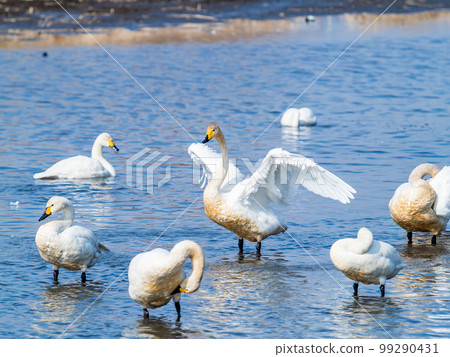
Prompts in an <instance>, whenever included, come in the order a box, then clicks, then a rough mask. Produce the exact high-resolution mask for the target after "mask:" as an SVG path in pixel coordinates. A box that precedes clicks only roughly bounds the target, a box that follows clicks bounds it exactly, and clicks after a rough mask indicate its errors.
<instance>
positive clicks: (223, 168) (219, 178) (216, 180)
mask: <svg viewBox="0 0 450 357" xmlns="http://www.w3.org/2000/svg"><path fill="white" fill-rule="evenodd" d="M215 138H216V140H217V142H218V143H219V145H220V153H221V154H222V165H220V166H219V167H218V170H217V171H216V173H215V174H214V176H213V177H212V180H211V184H213V185H214V186H216V187H217V188H219V187H220V186H221V185H222V183H223V181H224V180H225V177H226V176H227V172H228V165H229V158H228V148H227V143H226V141H225V137H224V136H223V134H222V132H219V133H218V134H217V135H216V136H215Z"/></svg>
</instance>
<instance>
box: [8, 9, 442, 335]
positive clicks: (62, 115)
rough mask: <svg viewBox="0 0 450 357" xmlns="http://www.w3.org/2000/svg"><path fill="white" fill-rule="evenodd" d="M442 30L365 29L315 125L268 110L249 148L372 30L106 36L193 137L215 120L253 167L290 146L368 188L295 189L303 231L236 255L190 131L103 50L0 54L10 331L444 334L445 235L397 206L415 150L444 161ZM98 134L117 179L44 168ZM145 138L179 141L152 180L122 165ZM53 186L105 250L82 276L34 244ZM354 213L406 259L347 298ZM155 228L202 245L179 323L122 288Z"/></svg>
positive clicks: (331, 20)
mask: <svg viewBox="0 0 450 357" xmlns="http://www.w3.org/2000/svg"><path fill="white" fill-rule="evenodd" d="M447 30H448V27H447V25H446V24H445V23H437V22H425V23H419V24H414V26H404V27H386V28H383V27H381V28H378V29H377V31H370V32H369V33H368V34H366V35H365V36H364V37H363V38H361V40H360V41H359V42H357V44H356V45H354V46H353V47H352V48H351V49H350V50H349V51H348V52H347V53H346V54H345V55H343V56H342V57H341V59H340V60H339V61H337V63H336V64H335V65H334V66H333V67H332V68H331V69H330V70H329V71H328V72H327V73H326V74H325V75H324V76H323V77H322V78H321V79H320V80H319V81H317V83H316V84H315V85H314V86H313V87H312V88H311V89H310V90H308V91H307V93H306V94H305V95H303V96H302V98H301V99H300V100H299V101H298V102H297V104H296V105H297V106H298V107H300V106H308V107H311V108H313V110H314V111H315V113H316V115H317V117H318V122H319V125H318V126H316V127H313V128H301V129H300V130H298V131H297V130H295V131H294V130H290V129H282V128H280V127H279V125H278V123H275V125H273V126H272V127H271V128H270V129H268V130H267V132H266V133H265V134H264V136H262V137H261V138H260V139H259V140H258V141H256V143H255V144H252V142H253V141H254V140H255V139H256V138H257V137H258V136H259V135H260V134H261V133H262V132H263V130H264V129H265V128H266V127H267V126H268V125H269V124H270V123H271V122H272V121H273V120H275V119H276V118H277V116H278V115H279V114H280V112H282V111H283V110H284V109H286V107H287V106H288V105H289V104H290V103H291V102H292V101H293V100H294V99H295V98H296V97H297V96H298V95H299V93H301V92H302V91H303V90H304V89H305V88H306V87H307V86H308V85H309V83H311V81H312V80H313V79H314V78H315V77H316V76H317V75H318V74H319V73H320V72H322V71H323V70H324V69H325V68H326V67H327V66H328V65H329V64H330V63H331V62H332V61H333V60H334V59H335V58H336V57H337V56H338V55H339V54H340V53H341V52H342V50H343V49H345V48H346V47H347V46H348V44H349V43H350V42H351V41H352V40H353V39H354V38H355V37H356V36H357V35H358V34H359V33H360V32H361V27H359V26H355V23H352V22H345V17H328V18H323V19H320V21H318V22H316V23H314V24H312V25H311V26H309V27H307V29H306V30H305V29H302V30H301V31H297V32H296V31H294V32H290V33H281V34H277V35H272V36H265V37H262V38H258V39H251V40H245V41H244V40H242V41H234V42H218V43H209V44H195V43H191V44H170V43H169V44H161V45H140V46H108V47H107V49H108V50H109V51H110V52H111V54H112V55H113V56H114V57H115V58H116V59H117V60H118V61H119V62H120V63H121V64H122V65H123V66H124V67H125V68H127V69H128V70H129V71H130V73H132V74H133V75H134V76H135V78H136V79H137V80H138V81H139V82H140V83H142V85H143V86H144V87H145V88H146V89H147V90H148V91H149V92H150V93H151V94H152V95H153V96H154V97H155V98H156V99H157V100H158V101H159V102H160V103H161V105H162V106H164V107H165V108H166V109H167V111H168V112H169V113H171V115H173V117H174V118H176V119H177V120H179V122H180V123H181V124H182V126H183V127H184V128H185V129H186V130H187V131H188V132H189V133H191V135H192V136H193V137H194V138H195V139H196V140H201V139H203V138H204V134H205V131H206V127H207V125H208V124H209V123H210V122H218V123H220V124H221V127H222V129H223V131H224V132H225V135H226V138H227V143H228V145H229V148H230V151H231V152H230V155H231V156H233V157H247V158H249V159H250V160H252V161H253V162H255V161H257V159H259V158H260V157H263V156H264V155H265V154H266V152H267V151H268V149H270V148H273V147H278V146H282V147H283V148H285V149H287V150H289V151H291V152H298V153H302V154H304V155H306V156H309V157H312V158H314V159H315V160H316V161H317V162H318V163H320V164H322V165H323V166H324V167H325V168H327V169H329V170H330V171H332V172H333V173H335V174H337V175H338V176H339V177H341V178H343V179H344V180H345V181H347V182H348V183H349V184H351V185H352V186H353V187H355V189H356V190H357V191H358V194H357V196H356V198H355V200H354V201H352V203H351V204H350V205H345V206H344V205H342V204H340V203H337V202H334V201H331V200H329V199H325V198H322V197H319V196H316V195H314V194H311V193H309V192H306V191H303V192H301V194H299V195H298V196H297V199H296V200H295V201H294V202H292V204H291V205H289V206H287V207H281V208H279V210H280V212H281V211H282V212H283V217H284V219H285V221H286V222H287V223H288V226H289V233H290V235H292V237H293V238H295V240H294V239H293V238H291V236H289V235H287V234H281V235H278V236H275V237H270V238H268V239H266V240H265V241H264V242H263V245H262V249H263V250H262V251H263V256H262V257H261V259H258V258H257V257H256V256H255V254H254V252H255V247H254V244H253V243H250V242H247V241H246V242H245V247H244V250H245V255H244V258H243V259H240V257H239V255H238V252H237V239H236V236H234V234H232V233H230V232H228V231H227V230H225V229H223V228H221V227H219V226H217V225H216V224H214V223H213V222H211V221H210V220H209V219H208V218H207V217H206V216H205V214H204V212H203V204H202V201H201V193H202V190H201V188H200V186H199V185H198V184H197V183H196V182H193V178H192V165H191V160H190V158H189V156H188V155H187V153H186V149H187V147H188V146H189V144H190V143H191V142H193V139H192V138H191V137H190V136H189V135H188V134H186V132H185V131H184V130H183V129H181V128H180V126H179V125H177V124H176V123H175V122H174V121H173V120H172V119H171V118H170V117H169V116H168V114H167V113H165V112H164V111H163V110H162V109H161V107H159V106H158V105H157V104H156V103H155V102H154V101H153V100H152V99H151V98H149V96H148V95H147V94H146V93H145V92H144V91H143V90H142V88H140V87H139V86H137V85H136V83H134V82H133V81H132V80H131V79H130V78H129V77H128V76H127V75H126V74H125V73H124V72H123V71H122V70H121V69H120V68H119V67H118V66H117V64H116V63H114V62H113V61H112V60H111V58H109V57H108V56H107V55H106V54H105V53H104V52H103V51H102V50H101V49H100V48H98V47H67V48H57V47H53V48H50V49H48V48H46V49H45V50H47V51H48V52H49V56H48V57H47V58H43V57H41V52H42V50H43V49H36V48H22V49H17V50H2V51H1V52H0V56H1V62H2V64H3V65H2V66H1V69H0V71H1V74H0V75H1V78H2V81H1V83H2V86H1V87H0V108H1V110H0V113H1V114H0V116H1V118H2V125H1V127H0V132H1V146H0V148H1V149H0V167H1V172H2V175H1V178H0V216H1V218H2V223H1V225H0V233H1V239H0V262H1V266H2V268H1V269H0V286H1V294H0V337H2V338H56V337H58V336H61V334H63V335H62V336H61V337H64V338H120V337H127V338H130V337H131V338H134V337H144V338H147V337H150V338H211V337H212V338H275V337H277V338H388V337H390V336H392V337H395V338H418V337H426V338H428V337H448V335H449V333H450V318H449V315H448V310H449V307H450V292H449V289H448V288H449V276H450V274H449V255H448V252H449V249H450V244H449V241H450V240H449V238H450V235H449V234H448V233H446V234H444V236H443V237H439V238H438V244H437V246H435V247H433V246H431V245H430V244H429V240H430V236H429V235H426V234H420V235H419V236H418V237H417V238H414V245H413V246H408V245H407V244H406V238H405V232H404V231H402V229H400V228H399V227H398V226H397V225H396V224H395V223H394V222H393V221H392V219H391V218H390V216H389V211H388V207H387V205H388V202H389V199H390V197H391V196H392V194H393V192H394V190H395V188H396V187H397V186H398V185H399V184H400V183H402V182H404V181H406V179H407V177H408V175H409V172H410V171H411V170H412V169H413V168H414V167H415V166H416V165H417V164H419V163H422V162H433V163H436V164H438V165H445V164H449V162H448V147H449V144H450V142H449V141H450V140H449V136H448V133H449V130H450V121H449V119H448V118H449V112H448V107H449V104H450V99H449V96H448V88H449V85H450V83H449V78H450V66H449V60H448V58H449V57H448V55H445V54H448V53H449V44H450V40H449V38H448V34H447ZM103 131H107V132H109V133H111V134H112V135H113V137H114V139H115V141H116V144H117V146H118V147H119V148H120V152H119V153H113V152H109V151H107V152H105V156H106V158H107V159H108V160H109V161H110V162H111V163H112V164H113V165H114V166H115V168H116V170H117V172H118V176H117V177H116V178H113V179H108V180H105V181H95V182H86V181H85V182H70V181H56V182H55V181H35V180H33V179H32V174H33V173H36V172H39V171H41V170H42V169H44V168H46V167H48V166H49V165H50V164H52V163H54V162H55V161H57V160H60V159H62V158H65V157H68V156H71V155H77V154H89V152H90V147H91V145H92V142H93V140H94V139H95V137H96V136H97V135H98V134H99V133H101V132H103ZM211 145H212V146H213V147H215V148H216V149H217V144H216V143H215V142H213V143H211ZM144 147H149V148H151V149H152V150H157V151H159V152H161V153H162V154H165V155H169V156H171V158H170V160H169V161H168V162H167V163H166V164H165V165H163V166H162V167H160V168H159V170H158V171H157V180H159V179H162V178H163V176H164V172H165V168H167V167H170V170H171V176H172V178H171V180H170V181H169V182H167V183H166V184H165V185H163V186H162V187H161V188H158V187H157V186H155V187H154V193H153V194H152V195H151V194H148V193H146V192H145V191H141V190H138V189H137V188H136V187H130V186H128V185H127V182H126V169H125V163H126V160H127V159H128V158H129V157H131V156H132V155H133V154H135V153H137V152H138V151H139V150H141V149H142V148H144ZM238 165H239V166H240V167H241V168H242V169H245V167H244V165H243V162H242V160H238ZM133 183H134V181H133ZM53 195H62V196H65V197H67V198H69V199H70V200H72V201H73V202H74V205H75V209H76V223H77V224H81V225H83V226H86V227H88V228H90V229H92V230H93V231H94V232H95V233H96V235H97V237H98V238H99V240H100V241H101V242H103V243H104V244H105V245H106V246H108V247H109V249H110V250H111V252H110V253H107V254H105V255H104V256H103V257H102V258H101V259H100V260H99V262H98V263H97V265H95V266H94V267H93V268H91V269H89V270H88V273H87V277H88V283H87V284H86V286H81V284H80V275H79V272H69V271H65V270H61V272H60V284H59V285H57V286H55V285H53V284H52V268H51V266H50V265H49V264H47V263H45V262H44V261H43V260H42V259H41V258H40V256H39V253H38V251H37V248H36V246H35V243H34V236H35V233H36V230H37V228H38V226H39V223H38V222H37V219H38V218H39V217H40V215H41V214H42V212H43V209H44V207H45V203H46V201H47V200H48V198H50V197H51V196H53ZM15 201H19V204H18V206H14V205H12V206H11V205H10V202H15ZM194 201H195V203H194V204H192V202H194ZM191 204H192V205H191ZM180 215H181V216H180ZM361 226H367V227H368V228H370V229H371V230H372V231H373V233H374V236H375V237H376V238H379V239H381V240H384V241H387V242H389V243H391V244H393V245H394V246H396V247H397V248H398V250H399V251H400V253H401V255H402V257H403V259H404V261H405V262H406V263H407V264H408V267H407V268H405V269H404V270H403V271H401V272H400V274H399V275H398V276H397V277H396V278H394V279H393V280H390V281H388V284H387V286H386V292H387V294H386V297H384V298H380V297H379V291H378V287H376V286H373V285H372V286H365V285H361V286H360V294H361V296H360V297H359V298H358V299H357V300H354V299H353V298H352V297H351V292H352V282H351V281H350V280H348V279H347V278H346V277H345V276H343V275H342V274H341V273H340V272H339V271H337V270H336V269H335V268H334V266H333V265H332V263H331V261H330V258H329V248H330V246H331V245H332V243H333V242H334V241H335V240H336V239H340V238H345V237H355V236H356V233H357V230H358V229H359V228H360V227H361ZM168 227H169V228H168ZM155 239H156V240H157V241H156V242H155V243H154V244H153V245H152V248H153V247H162V248H167V249H170V248H171V247H172V246H173V245H174V244H175V243H176V242H178V241H180V240H183V239H192V240H195V241H196V242H198V243H199V244H200V245H201V246H202V247H203V249H204V251H205V255H206V261H207V265H206V270H205V275H204V280H203V281H202V285H201V288H200V290H199V291H198V292H196V293H195V294H192V295H183V297H182V300H181V306H182V315H183V316H182V320H181V322H179V323H177V322H175V318H176V313H175V309H174V307H173V305H172V304H169V305H167V306H165V307H162V308H159V309H157V310H153V311H151V318H150V319H149V320H148V321H144V320H143V319H142V315H141V309H140V308H139V306H138V305H137V304H136V303H134V302H133V301H132V300H131V299H130V298H129V297H128V292H127V288H128V282H127V277H126V270H127V267H128V264H129V262H130V260H131V259H132V257H133V256H134V255H136V254H137V253H139V252H141V251H143V250H144V249H146V248H147V247H148V246H149V244H151V243H152V242H154V241H155ZM187 268H189V267H187ZM87 308H89V309H87ZM86 309H87V310H86ZM80 314H82V315H81V316H80Z"/></svg>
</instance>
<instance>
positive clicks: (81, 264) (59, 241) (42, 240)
mask: <svg viewBox="0 0 450 357" xmlns="http://www.w3.org/2000/svg"><path fill="white" fill-rule="evenodd" d="M60 211H62V212H63V215H62V217H61V218H59V219H56V220H53V221H50V222H47V223H45V224H43V225H41V226H40V227H39V229H38V231H37V233H36V245H37V247H38V250H39V254H40V255H41V257H42V259H44V260H45V261H46V262H48V263H50V264H53V279H54V282H55V283H56V282H58V274H59V268H64V269H67V270H81V272H82V273H81V281H82V282H85V281H86V269H87V268H90V267H92V266H93V265H94V264H95V263H97V260H98V258H99V257H100V255H101V254H102V251H103V252H107V251H108V249H107V248H106V247H105V246H104V245H103V244H101V243H99V242H98V240H97V238H95V235H94V233H92V231H90V230H89V229H86V228H84V227H81V226H72V223H73V219H74V215H75V211H74V209H73V205H72V203H71V202H70V201H69V200H68V199H67V198H64V197H59V196H54V197H52V198H50V200H48V202H47V205H46V209H45V212H44V213H43V215H42V216H41V218H39V221H42V220H44V219H45V218H47V217H48V216H50V215H52V214H55V213H57V212H60Z"/></svg>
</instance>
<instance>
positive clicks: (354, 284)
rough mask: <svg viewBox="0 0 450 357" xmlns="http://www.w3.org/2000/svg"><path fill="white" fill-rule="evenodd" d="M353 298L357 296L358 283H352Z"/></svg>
mask: <svg viewBox="0 0 450 357" xmlns="http://www.w3.org/2000/svg"><path fill="white" fill-rule="evenodd" d="M353 296H358V283H353Z"/></svg>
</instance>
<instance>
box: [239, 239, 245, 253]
mask: <svg viewBox="0 0 450 357" xmlns="http://www.w3.org/2000/svg"><path fill="white" fill-rule="evenodd" d="M238 238H239V240H238V247H239V253H243V252H244V239H243V238H241V237H238Z"/></svg>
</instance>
